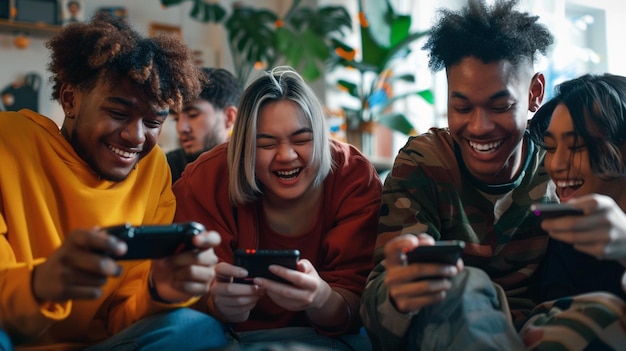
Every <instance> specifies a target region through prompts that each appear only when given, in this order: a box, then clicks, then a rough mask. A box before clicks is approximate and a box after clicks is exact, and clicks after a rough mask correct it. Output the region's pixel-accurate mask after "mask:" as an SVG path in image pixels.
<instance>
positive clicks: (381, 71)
mask: <svg viewBox="0 0 626 351" xmlns="http://www.w3.org/2000/svg"><path fill="white" fill-rule="evenodd" d="M357 1H358V4H359V22H360V30H361V48H360V50H361V52H362V55H361V57H360V59H357V58H356V56H357V55H356V51H357V50H356V49H354V48H352V47H350V46H348V45H345V44H344V43H342V42H341V41H340V40H337V39H333V40H332V41H333V44H334V45H335V46H336V47H337V50H336V57H335V60H336V61H337V62H334V63H333V64H334V65H339V66H343V67H344V68H346V69H351V70H353V69H356V70H357V71H358V72H359V74H358V75H357V78H356V79H355V80H352V81H350V80H346V79H340V80H338V81H337V82H335V83H334V84H335V85H336V87H337V88H339V90H341V91H344V92H346V93H347V94H348V96H350V98H351V99H356V100H357V101H358V104H357V105H358V108H354V107H348V106H344V107H343V110H344V112H345V115H346V119H347V122H348V128H360V129H362V130H365V131H370V130H371V129H372V128H371V126H372V125H373V124H375V123H379V124H382V125H385V126H387V127H389V128H391V129H393V130H396V131H399V132H401V133H404V134H407V135H410V134H414V133H415V128H414V127H413V124H412V123H411V122H410V120H409V119H408V118H407V116H406V115H405V114H404V113H402V112H398V111H395V110H393V109H391V108H390V107H391V105H392V104H393V103H395V102H397V101H399V100H402V99H406V98H408V97H409V96H420V97H421V98H423V99H424V100H425V101H426V102H428V103H429V104H431V105H432V104H434V98H433V94H432V91H431V90H430V89H425V90H414V91H409V92H403V93H402V94H395V93H394V89H393V86H394V83H395V82H397V81H405V82H409V83H411V84H410V85H415V84H413V83H415V82H416V77H415V75H414V74H411V73H396V72H397V71H398V70H396V65H397V64H398V60H399V59H402V58H405V57H407V55H408V54H409V53H410V52H411V44H413V43H415V42H416V41H417V40H418V39H421V38H424V37H425V36H427V35H428V31H423V32H410V27H411V16H410V15H400V14H397V13H396V12H395V11H394V9H393V7H392V6H391V4H390V3H389V1H388V0H385V1H367V2H366V5H365V6H364V4H363V2H364V0H357ZM350 106H354V104H351V105H350Z"/></svg>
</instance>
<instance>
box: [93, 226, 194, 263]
mask: <svg viewBox="0 0 626 351" xmlns="http://www.w3.org/2000/svg"><path fill="white" fill-rule="evenodd" d="M105 230H106V231H107V232H108V233H110V234H111V235H114V236H116V237H118V238H119V239H121V240H123V241H125V242H126V245H127V246H128V251H126V254H125V255H123V256H114V257H113V258H114V259H116V260H138V259H153V258H163V257H168V256H171V255H174V254H177V253H180V252H182V251H185V250H190V249H193V247H194V245H193V243H192V240H193V237H194V236H196V235H198V234H200V233H202V232H203V231H204V230H205V229H204V226H203V225H202V224H200V223H197V222H184V223H173V224H169V225H142V226H135V227H134V226H131V225H130V224H122V225H118V226H113V227H108V228H105Z"/></svg>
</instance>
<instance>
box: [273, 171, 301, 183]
mask: <svg viewBox="0 0 626 351" xmlns="http://www.w3.org/2000/svg"><path fill="white" fill-rule="evenodd" d="M300 171H302V169H301V168H295V169H292V170H290V171H275V172H274V174H276V176H277V177H278V178H281V179H286V180H288V179H294V178H296V177H297V176H298V174H300Z"/></svg>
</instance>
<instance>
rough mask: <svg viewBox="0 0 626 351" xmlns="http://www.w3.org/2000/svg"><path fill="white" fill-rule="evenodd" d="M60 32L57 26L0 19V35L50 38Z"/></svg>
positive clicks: (59, 27)
mask: <svg viewBox="0 0 626 351" xmlns="http://www.w3.org/2000/svg"><path fill="white" fill-rule="evenodd" d="M60 31H61V26H57V25H52V24H46V23H42V22H37V23H31V22H20V21H13V20H7V19H0V33H3V34H17V33H23V34H27V35H32V36H37V37H51V36H53V35H55V34H57V33H58V32H60Z"/></svg>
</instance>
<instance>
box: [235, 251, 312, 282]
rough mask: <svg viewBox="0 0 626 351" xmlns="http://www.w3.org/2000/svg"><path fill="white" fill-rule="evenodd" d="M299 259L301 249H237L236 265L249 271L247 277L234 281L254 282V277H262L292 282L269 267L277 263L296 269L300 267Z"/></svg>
mask: <svg viewBox="0 0 626 351" xmlns="http://www.w3.org/2000/svg"><path fill="white" fill-rule="evenodd" d="M299 259H300V251H299V250H255V249H238V250H235V266H239V267H243V268H245V269H246V270H247V271H248V276H247V277H245V278H235V279H234V282H235V283H239V284H254V282H253V279H254V278H256V277H260V278H267V279H271V280H275V281H278V282H281V283H285V284H291V283H290V282H289V281H287V280H285V279H283V278H281V277H278V276H277V275H275V274H274V273H272V272H270V271H269V269H268V267H269V266H270V265H272V264H277V265H280V266H283V267H287V268H289V269H294V270H296V269H298V260H299Z"/></svg>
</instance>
